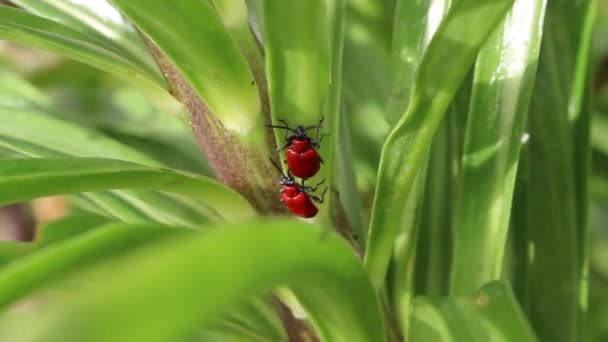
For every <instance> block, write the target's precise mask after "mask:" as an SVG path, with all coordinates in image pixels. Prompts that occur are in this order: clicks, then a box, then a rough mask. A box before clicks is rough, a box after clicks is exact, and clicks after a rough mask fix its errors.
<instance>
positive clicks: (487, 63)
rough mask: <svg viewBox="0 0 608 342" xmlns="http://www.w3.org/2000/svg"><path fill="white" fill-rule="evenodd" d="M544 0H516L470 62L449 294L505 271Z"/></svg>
mask: <svg viewBox="0 0 608 342" xmlns="http://www.w3.org/2000/svg"><path fill="white" fill-rule="evenodd" d="M545 5H546V0H538V1H531V0H516V1H515V4H514V5H513V9H512V10H511V11H510V12H509V14H508V15H507V17H506V18H505V22H504V24H503V25H501V26H500V27H499V28H498V29H497V30H496V32H494V33H493V34H492V36H491V37H490V38H489V39H488V40H487V42H486V44H485V45H484V47H483V48H482V49H481V51H480V52H479V56H478V58H477V64H476V66H475V78H474V81H473V93H472V96H471V107H470V110H469V117H468V121H467V129H466V138H465V145H464V155H463V161H462V168H461V175H460V187H461V189H460V191H459V194H460V196H459V198H458V201H457V207H456V214H455V223H454V234H453V236H454V247H453V248H454V253H453V258H452V274H451V284H450V287H451V291H452V293H454V294H459V293H468V292H470V291H473V290H475V289H476V288H478V287H479V286H481V285H482V284H485V283H487V282H488V281H490V280H495V279H499V278H500V276H501V274H502V273H503V263H504V261H503V255H504V251H505V248H506V243H507V241H506V240H507V232H508V229H509V217H510V215H511V202H512V199H513V190H514V186H515V176H516V175H517V168H518V165H519V151H520V148H521V145H522V142H521V141H522V134H523V130H524V126H525V121H526V116H527V112H528V105H529V104H530V98H531V97H532V90H533V88H534V79H535V75H536V66H537V63H538V55H539V52H540V44H541V39H542V27H543V19H544V13H545Z"/></svg>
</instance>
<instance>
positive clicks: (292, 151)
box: [266, 119, 326, 179]
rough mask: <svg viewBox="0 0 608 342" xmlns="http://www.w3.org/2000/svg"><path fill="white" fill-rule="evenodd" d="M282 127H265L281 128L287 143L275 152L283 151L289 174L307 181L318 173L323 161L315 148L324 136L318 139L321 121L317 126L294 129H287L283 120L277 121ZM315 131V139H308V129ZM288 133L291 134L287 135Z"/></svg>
mask: <svg viewBox="0 0 608 342" xmlns="http://www.w3.org/2000/svg"><path fill="white" fill-rule="evenodd" d="M279 121H280V122H281V123H283V126H273V125H266V127H269V128H282V129H284V130H285V140H286V141H287V143H286V144H285V146H283V147H281V148H277V151H280V150H282V149H286V150H285V156H286V158H285V161H286V162H287V166H288V167H289V169H290V170H291V173H292V174H293V175H294V176H296V177H299V178H302V179H307V178H310V177H312V176H314V175H316V174H317V172H319V169H320V168H321V163H322V162H323V159H321V156H320V155H319V154H318V153H317V150H316V149H317V148H319V146H320V145H321V140H323V137H324V136H325V135H326V134H323V135H321V136H320V137H319V130H320V129H321V127H323V125H322V123H323V119H321V120H320V121H319V124H317V125H315V126H308V127H304V126H300V125H299V126H296V128H295V129H294V128H291V127H289V124H287V122H286V121H285V120H282V119H279ZM313 128H314V129H316V136H315V139H314V140H313V139H311V138H310V137H308V134H307V131H308V130H309V129H313ZM289 132H292V133H293V134H292V135H291V136H288V135H289Z"/></svg>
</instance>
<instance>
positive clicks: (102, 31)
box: [12, 0, 161, 80]
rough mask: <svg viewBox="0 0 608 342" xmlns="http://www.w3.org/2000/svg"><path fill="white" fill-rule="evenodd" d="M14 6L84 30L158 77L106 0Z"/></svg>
mask: <svg viewBox="0 0 608 342" xmlns="http://www.w3.org/2000/svg"><path fill="white" fill-rule="evenodd" d="M12 3H14V4H15V5H18V6H19V7H21V8H23V9H25V10H27V11H28V12H31V13H33V14H36V15H38V16H40V17H44V18H47V19H50V20H53V21H55V22H57V23H60V24H63V25H65V26H67V27H70V28H72V29H74V30H76V31H78V32H81V33H84V34H86V35H87V36H89V37H90V39H91V40H95V41H96V42H97V43H98V44H100V45H102V46H103V47H104V48H106V49H108V50H110V51H112V52H114V53H116V54H118V55H120V56H122V57H124V58H125V59H126V60H128V61H129V62H131V63H133V64H135V65H138V66H139V67H141V68H142V69H143V70H146V72H147V73H148V74H149V75H153V76H154V77H155V78H157V79H159V80H160V79H161V77H160V73H159V71H158V68H157V67H156V65H155V64H154V60H153V59H152V57H151V56H150V53H149V52H148V50H147V48H146V45H145V44H144V43H143V41H142V39H141V36H140V35H139V34H138V33H137V31H136V30H135V29H134V28H133V27H132V26H131V25H129V24H128V23H127V22H125V21H124V20H123V18H122V17H121V16H120V14H119V13H118V11H116V9H114V8H112V7H111V6H110V5H109V4H108V3H107V2H106V1H104V0H97V1H95V2H82V1H75V0H59V1H56V0H15V1H12Z"/></svg>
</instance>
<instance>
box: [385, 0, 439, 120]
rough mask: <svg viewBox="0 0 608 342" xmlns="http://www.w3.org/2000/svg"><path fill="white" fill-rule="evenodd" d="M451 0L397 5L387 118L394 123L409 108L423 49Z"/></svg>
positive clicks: (407, 2) (406, 1) (424, 49)
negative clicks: (391, 84) (391, 80)
mask: <svg viewBox="0 0 608 342" xmlns="http://www.w3.org/2000/svg"><path fill="white" fill-rule="evenodd" d="M450 2H451V1H450V0H424V1H408V0H399V1H397V5H396V8H395V23H394V26H393V31H394V33H393V47H392V51H391V69H392V71H393V89H392V92H391V96H390V98H389V100H388V103H387V105H386V118H387V120H388V121H389V122H390V123H391V124H394V123H395V122H397V120H399V118H401V115H402V114H403V112H404V111H405V110H406V109H407V105H408V103H409V101H410V95H411V92H412V88H413V85H414V81H415V80H416V72H417V71H418V67H419V66H420V62H421V61H422V58H423V56H424V52H425V51H426V48H427V46H428V44H429V42H430V41H431V38H432V37H433V35H434V34H435V31H436V30H437V27H438V26H439V23H440V22H441V20H442V19H443V17H444V15H445V14H446V13H447V11H448V7H449V6H450Z"/></svg>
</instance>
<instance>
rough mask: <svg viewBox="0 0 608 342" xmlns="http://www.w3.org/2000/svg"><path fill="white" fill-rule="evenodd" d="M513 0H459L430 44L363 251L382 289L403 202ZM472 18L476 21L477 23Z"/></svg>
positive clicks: (384, 159) (383, 169)
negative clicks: (460, 89)
mask: <svg viewBox="0 0 608 342" xmlns="http://www.w3.org/2000/svg"><path fill="white" fill-rule="evenodd" d="M512 3H513V1H512V0H498V1H492V2H487V1H481V0H462V1H459V2H457V3H456V4H454V6H453V7H452V8H451V9H450V12H449V13H448V15H447V16H446V18H445V19H444V21H443V22H442V24H441V25H440V27H439V29H438V30H437V33H436V34H435V36H434V37H433V40H432V41H431V43H430V45H429V47H428V50H427V52H426V55H425V58H424V60H423V61H422V63H421V65H420V69H419V71H418V77H417V80H416V84H415V86H414V90H413V94H412V100H411V102H410V106H409V108H408V111H407V112H406V113H405V114H404V115H403V117H402V118H401V120H399V122H398V123H397V125H396V127H395V129H394V130H393V131H392V132H391V134H390V135H389V137H388V139H387V141H386V143H385V144H384V148H383V150H382V156H381V160H380V168H379V171H378V181H377V186H376V192H375V196H374V204H373V208H372V218H371V223H370V239H369V240H368V243H367V249H366V250H367V254H366V256H365V265H366V267H367V269H368V270H369V272H370V274H371V277H372V280H373V282H374V286H375V287H376V288H378V289H379V288H381V287H382V284H383V283H384V277H385V273H386V269H387V265H388V261H389V259H390V254H391V251H392V244H393V242H394V240H395V237H396V235H397V232H398V229H399V227H400V225H401V223H402V222H403V208H404V207H405V203H406V201H407V198H408V195H409V193H410V190H411V188H412V185H413V184H414V180H415V177H416V175H417V174H418V171H419V170H420V168H421V166H422V163H423V161H424V157H425V155H426V154H427V152H428V149H429V146H430V143H431V139H432V137H433V134H434V133H435V130H436V129H437V126H438V125H439V122H440V121H441V118H442V117H443V114H444V112H445V110H446V109H447V106H448V105H449V103H450V100H451V99H452V97H453V96H454V94H455V92H456V90H457V88H458V85H459V84H460V82H462V80H463V79H464V77H465V75H466V73H467V71H468V69H469V67H470V66H471V64H472V63H473V61H474V58H475V55H476V53H477V52H478V50H479V48H480V47H481V45H482V44H483V42H484V41H485V40H486V38H487V37H488V36H489V35H490V33H491V32H492V31H493V30H494V28H495V27H496V25H497V24H498V23H499V22H500V20H501V19H502V18H503V17H504V15H505V13H506V12H507V10H508V9H509V7H510V6H511V5H512ZM471 22H476V23H478V25H475V28H473V27H472V26H471V25H470V23H471ZM437 80H442V81H441V82H437Z"/></svg>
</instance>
